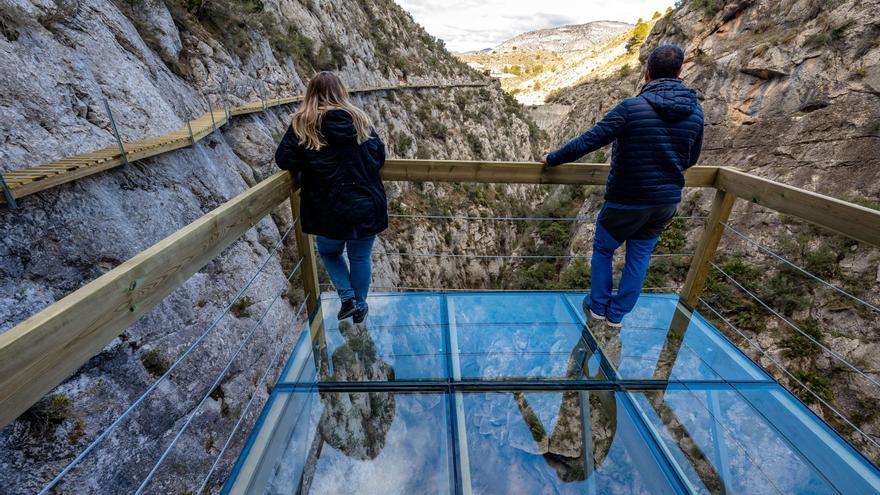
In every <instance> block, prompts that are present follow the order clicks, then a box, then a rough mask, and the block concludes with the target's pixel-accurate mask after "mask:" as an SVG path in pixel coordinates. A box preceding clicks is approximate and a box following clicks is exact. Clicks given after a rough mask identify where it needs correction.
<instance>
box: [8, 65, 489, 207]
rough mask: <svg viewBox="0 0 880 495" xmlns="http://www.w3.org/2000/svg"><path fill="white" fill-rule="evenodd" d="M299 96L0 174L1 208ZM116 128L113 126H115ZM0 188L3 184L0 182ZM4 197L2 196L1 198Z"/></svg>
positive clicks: (191, 140) (213, 113) (429, 86)
mask: <svg viewBox="0 0 880 495" xmlns="http://www.w3.org/2000/svg"><path fill="white" fill-rule="evenodd" d="M484 86H486V84H485V83H473V82H470V83H457V84H445V85H437V84H406V85H398V86H377V87H371V88H357V89H354V90H352V91H351V93H352V94H364V93H375V92H381V91H399V90H422V89H447V88H467V87H484ZM302 98H303V97H302V96H290V97H287V98H274V99H268V100H261V101H259V102H255V103H248V104H245V105H241V106H238V107H232V108H229V109H214V110H212V111H210V112H206V113H205V114H204V115H202V116H201V117H199V118H197V119H195V120H191V121H189V122H187V123H185V124H184V126H183V127H181V128H180V129H178V130H177V131H175V132H172V133H170V134H166V135H164V136H158V137H152V138H147V139H141V140H137V141H129V142H123V143H122V146H121V147H120V146H119V145H118V144H117V145H113V146H108V147H106V148H103V149H100V150H96V151H92V152H89V153H84V154H81V155H76V156H72V157H68V158H62V159H60V160H56V161H53V162H50V163H46V164H44V165H40V166H37V167H31V168H25V169H21V170H16V171H13V172H7V173H4V174H0V177H2V179H3V182H5V185H6V188H5V189H6V190H5V191H4V190H0V205H2V204H6V205H9V203H13V204H14V201H15V200H17V199H19V198H23V197H25V196H28V195H31V194H34V193H38V192H40V191H45V190H46V189H50V188H53V187H56V186H59V185H61V184H65V183H68V182H72V181H75V180H79V179H81V178H83V177H88V176H90V175H93V174H97V173H99V172H103V171H105V170H108V169H111V168H115V167H119V166H121V165H124V164H125V163H126V162H128V163H131V162H135V161H138V160H143V159H144V158H149V157H153V156H157V155H161V154H163V153H167V152H169V151H173V150H176V149H180V148H185V147H187V146H192V145H194V144H195V143H197V142H198V141H200V140H202V139H204V138H205V137H207V136H208V135H210V134H211V133H213V132H214V131H215V130H217V129H219V128H220V127H222V126H223V125H225V124H226V123H228V122H229V120H230V119H231V118H232V117H236V116H240V115H248V114H252V113H259V112H263V111H265V110H267V109H269V108H273V107H278V106H283V105H290V104H293V103H298V102H300V101H302ZM114 126H115V124H114ZM0 185H2V182H0ZM4 193H5V194H4Z"/></svg>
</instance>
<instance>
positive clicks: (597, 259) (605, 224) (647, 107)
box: [542, 45, 703, 328]
mask: <svg viewBox="0 0 880 495" xmlns="http://www.w3.org/2000/svg"><path fill="white" fill-rule="evenodd" d="M683 62H684V51H683V50H682V49H681V48H679V47H677V46H674V45H664V46H661V47H659V48H657V49H655V50H654V51H653V52H652V53H651V55H650V57H648V63H647V67H646V68H645V83H646V84H645V87H644V89H642V92H641V93H640V94H639V96H637V97H635V98H627V99H626V100H623V101H622V102H621V103H620V104H619V105H617V107H615V108H614V109H613V110H611V112H610V113H608V115H606V116H605V118H604V119H602V121H601V122H599V123H598V124H596V126H595V127H593V128H592V129H590V130H589V131H588V132H586V133H585V134H583V135H582V136H580V137H577V138H575V139H574V140H572V141H571V142H569V143H568V144H566V145H565V146H563V147H562V148H560V149H559V150H557V151H555V152H553V153H550V154H549V155H547V156H545V157H544V158H543V159H542V162H543V163H544V164H545V165H547V166H550V167H552V166H556V165H560V164H563V163H568V162H572V161H574V160H577V159H578V158H580V157H582V156H584V155H586V154H587V153H591V152H593V151H596V150H598V149H599V148H601V147H603V146H606V145H608V144H610V143H612V142H613V143H614V146H613V148H612V158H611V172H610V174H609V175H608V184H607V189H606V192H605V205H604V206H603V207H602V211H601V212H600V213H599V219H598V221H597V222H596V235H595V237H594V239H593V259H592V265H593V266H592V283H591V286H592V287H591V293H590V295H589V296H588V297H587V298H585V299H584V305H583V306H584V312H585V313H587V314H589V316H590V319H591V320H593V321H605V322H606V323H607V324H608V325H609V326H612V327H615V328H619V327H620V326H621V322H622V320H623V317H624V316H626V315H627V314H628V313H629V312H630V311H632V309H633V307H635V304H636V301H637V300H638V298H639V294H640V293H641V290H642V284H643V283H644V281H645V275H646V274H647V272H648V264H649V262H650V260H651V253H652V251H653V250H654V247H655V246H656V245H657V241H658V240H659V238H660V234H661V232H663V229H664V228H666V226H667V225H669V223H670V221H671V220H672V218H673V216H674V215H675V211H676V209H677V208H678V203H679V202H681V189H682V187H683V186H684V171H685V170H686V169H688V168H690V167H692V166H693V165H694V164H696V163H697V160H698V159H699V157H700V148H701V147H702V145H703V110H702V108H700V104H699V102H698V101H697V95H696V92H695V91H694V90H692V89H690V88H688V87H687V86H685V85H684V83H683V82H682V81H681V79H679V76H680V75H681V66H682V63H683ZM624 242H625V243H626V264H625V266H624V268H623V275H622V276H621V279H620V286H619V288H618V291H617V294H615V295H612V292H611V291H612V286H613V283H614V281H613V279H612V274H611V263H612V258H613V256H614V251H616V250H617V248H619V247H620V246H621V245H622V244H623V243H624Z"/></svg>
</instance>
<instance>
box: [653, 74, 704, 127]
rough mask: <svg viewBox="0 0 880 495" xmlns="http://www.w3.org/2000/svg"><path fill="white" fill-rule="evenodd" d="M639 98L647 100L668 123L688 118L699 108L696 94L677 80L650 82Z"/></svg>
mask: <svg viewBox="0 0 880 495" xmlns="http://www.w3.org/2000/svg"><path fill="white" fill-rule="evenodd" d="M640 96H641V97H642V98H644V99H646V100H648V103H650V104H651V106H652V107H653V108H654V110H655V111H656V112H657V114H658V115H660V118H662V119H663V120H666V121H669V122H679V121H681V120H684V119H686V118H688V117H690V116H691V115H693V113H694V112H696V111H697V108H698V106H699V102H698V101H697V92H696V91H694V90H693V89H691V88H689V87H687V86H685V85H684V83H683V82H681V80H679V79H657V80H654V81H651V82H649V83H648V84H646V85H645V88H644V89H642V92H641V94H640Z"/></svg>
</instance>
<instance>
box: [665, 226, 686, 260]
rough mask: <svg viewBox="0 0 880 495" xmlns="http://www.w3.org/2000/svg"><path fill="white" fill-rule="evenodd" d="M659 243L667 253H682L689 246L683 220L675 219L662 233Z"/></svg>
mask: <svg viewBox="0 0 880 495" xmlns="http://www.w3.org/2000/svg"><path fill="white" fill-rule="evenodd" d="M658 245H659V246H660V247H661V248H663V251H664V252H665V253H680V252H682V251H683V250H684V248H685V247H686V246H687V235H686V233H685V228H684V223H683V222H682V221H681V220H673V221H672V223H670V224H669V226H668V227H666V230H664V231H663V233H662V234H660V242H658Z"/></svg>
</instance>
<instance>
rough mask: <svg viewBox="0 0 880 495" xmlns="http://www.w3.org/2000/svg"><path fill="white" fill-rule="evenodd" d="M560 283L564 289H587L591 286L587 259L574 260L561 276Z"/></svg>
mask: <svg viewBox="0 0 880 495" xmlns="http://www.w3.org/2000/svg"><path fill="white" fill-rule="evenodd" d="M559 285H560V288H562V289H585V288H587V287H589V286H590V266H589V265H588V264H587V260H585V259H583V258H578V259H576V260H574V262H572V263H571V264H570V265H569V266H568V267H567V268H566V269H565V270H563V271H562V275H560V277H559Z"/></svg>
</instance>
